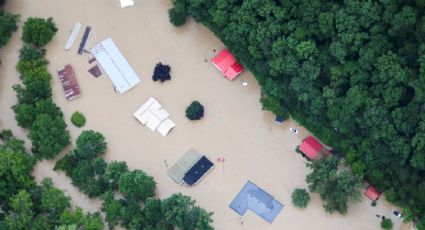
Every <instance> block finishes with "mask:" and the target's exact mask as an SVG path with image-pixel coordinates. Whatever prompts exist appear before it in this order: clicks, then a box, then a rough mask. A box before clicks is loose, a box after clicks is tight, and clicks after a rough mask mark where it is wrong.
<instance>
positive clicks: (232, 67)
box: [211, 49, 244, 80]
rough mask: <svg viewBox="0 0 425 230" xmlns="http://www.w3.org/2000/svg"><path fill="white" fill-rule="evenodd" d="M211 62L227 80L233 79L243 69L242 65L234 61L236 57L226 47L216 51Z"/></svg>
mask: <svg viewBox="0 0 425 230" xmlns="http://www.w3.org/2000/svg"><path fill="white" fill-rule="evenodd" d="M211 62H212V63H213V64H214V65H215V67H217V69H218V70H220V72H221V74H222V75H223V76H225V77H226V78H227V79H229V80H233V79H235V78H236V77H237V76H238V75H239V74H240V73H242V72H243V70H244V68H243V66H242V65H240V64H239V63H238V62H237V61H236V58H235V57H234V56H233V55H232V54H231V53H230V52H229V51H228V50H227V49H223V50H222V51H221V52H220V53H218V54H217V56H215V57H214V58H213V59H212V60H211Z"/></svg>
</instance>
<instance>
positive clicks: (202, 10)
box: [169, 0, 425, 229]
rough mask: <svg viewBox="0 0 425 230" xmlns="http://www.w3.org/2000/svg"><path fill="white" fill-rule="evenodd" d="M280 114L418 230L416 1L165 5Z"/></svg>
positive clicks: (420, 39)
mask: <svg viewBox="0 0 425 230" xmlns="http://www.w3.org/2000/svg"><path fill="white" fill-rule="evenodd" d="M169 15H170V21H171V22H172V23H173V24H174V25H176V26H179V25H182V24H184V22H185V20H186V17H187V16H191V17H192V18H193V19H194V20H195V21H196V22H198V23H202V24H203V25H205V26H207V27H208V28H209V29H210V30H211V31H213V32H214V33H215V34H216V35H217V36H218V37H219V38H220V39H221V40H222V41H223V43H224V44H225V45H226V46H227V48H228V49H229V50H230V51H231V52H233V53H234V54H235V55H236V56H237V58H238V60H239V61H240V62H242V63H243V64H244V65H245V66H246V67H247V68H248V69H249V70H250V71H252V72H253V73H254V75H255V77H256V78H257V80H258V82H259V84H260V85H261V89H262V98H261V102H262V104H263V107H264V109H267V110H271V111H272V112H274V113H275V114H277V115H280V116H284V117H288V116H289V115H290V116H291V117H292V118H294V119H295V120H297V121H298V122H300V123H301V124H302V125H304V126H306V127H307V128H308V129H309V130H310V131H312V132H313V133H314V134H315V135H316V136H318V137H319V138H320V139H321V140H322V141H323V142H325V143H326V144H328V145H330V146H332V147H333V148H334V149H335V150H336V152H337V153H338V154H339V155H341V156H343V157H345V158H346V159H347V160H348V162H349V163H350V165H351V168H352V171H353V172H354V173H355V174H356V175H359V176H361V177H364V178H365V179H367V180H369V181H370V182H371V183H372V184H374V185H376V186H377V187H378V188H379V190H380V191H384V193H385V197H386V199H388V200H389V201H391V202H394V203H396V204H398V205H400V206H402V207H403V209H404V212H405V213H410V214H413V216H414V221H415V222H416V224H417V227H418V228H419V229H425V115H424V114H425V105H424V103H425V94H424V92H425V91H424V89H425V2H424V1H421V0H416V1H415V0H404V1H401V0H377V1H370V0H369V1H354V0H345V1H343V0H338V1H336V0H333V1H320V0H304V1H301V0H244V1H243V0H173V8H172V9H170V11H169Z"/></svg>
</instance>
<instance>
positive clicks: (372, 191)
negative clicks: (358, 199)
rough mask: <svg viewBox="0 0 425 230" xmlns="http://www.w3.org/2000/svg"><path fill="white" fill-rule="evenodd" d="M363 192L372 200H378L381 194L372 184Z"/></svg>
mask: <svg viewBox="0 0 425 230" xmlns="http://www.w3.org/2000/svg"><path fill="white" fill-rule="evenodd" d="M363 194H364V195H365V196H366V197H367V198H369V199H370V200H372V201H376V200H378V198H379V195H380V194H379V192H378V191H377V190H376V188H375V187H373V186H372V185H369V186H368V187H367V189H366V190H365V191H364V193H363Z"/></svg>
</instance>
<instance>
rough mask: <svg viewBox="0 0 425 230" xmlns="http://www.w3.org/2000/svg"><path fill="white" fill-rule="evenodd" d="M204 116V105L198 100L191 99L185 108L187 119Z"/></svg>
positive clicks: (197, 118) (196, 118)
mask: <svg viewBox="0 0 425 230" xmlns="http://www.w3.org/2000/svg"><path fill="white" fill-rule="evenodd" d="M203 116H204V106H202V105H201V103H199V102H198V101H193V102H192V103H191V104H190V105H189V106H188V107H187V109H186V117H187V118H188V119H189V120H199V119H201V118H202V117H203Z"/></svg>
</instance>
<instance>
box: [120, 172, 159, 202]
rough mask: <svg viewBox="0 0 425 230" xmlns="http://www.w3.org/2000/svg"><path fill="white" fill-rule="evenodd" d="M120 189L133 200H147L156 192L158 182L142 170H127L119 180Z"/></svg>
mask: <svg viewBox="0 0 425 230" xmlns="http://www.w3.org/2000/svg"><path fill="white" fill-rule="evenodd" d="M118 185H119V191H120V192H121V193H123V194H124V196H125V197H126V198H127V199H128V200H131V201H136V202H137V201H140V200H141V201H145V200H146V199H147V198H148V197H152V196H153V195H154V193H155V187H156V183H155V181H154V179H153V177H151V176H148V175H147V174H146V173H145V172H143V171H142V170H138V169H136V170H133V171H129V172H125V173H124V174H122V175H121V177H120V180H119V181H118Z"/></svg>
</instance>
